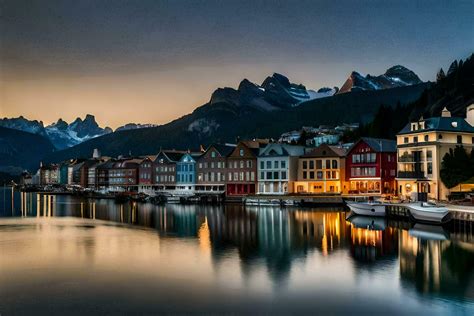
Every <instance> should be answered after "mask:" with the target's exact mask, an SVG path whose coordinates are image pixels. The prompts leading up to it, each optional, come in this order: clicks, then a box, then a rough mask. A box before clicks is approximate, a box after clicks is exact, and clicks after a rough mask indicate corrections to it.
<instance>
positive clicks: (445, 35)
mask: <svg viewBox="0 0 474 316" xmlns="http://www.w3.org/2000/svg"><path fill="white" fill-rule="evenodd" d="M473 16H474V5H473V3H472V1H471V0H468V1H462V0H457V1H436V0H432V1H416V0H411V1H403V0H400V1H371V0H366V1H357V0H355V1H354V0H353V1H344V0H338V1H317V0H311V1H290V0H288V1H280V0H273V1H259V0H251V1H248V0H240V1H234V0H222V1H217V0H206V1H194V0H187V1H185V0H169V1H164V0H130V1H125V0H61V1H59V0H47V1H43V0H28V1H24V0H0V117H16V116H20V115H23V116H25V117H27V118H29V119H37V120H42V121H43V122H44V123H45V124H49V123H52V122H54V121H56V120H57V119H58V118H62V119H64V120H66V121H68V122H70V121H72V120H74V119H75V118H76V117H78V116H80V117H84V116H85V115H86V114H87V113H90V114H93V115H95V116H96V119H97V121H98V122H99V124H100V125H102V126H110V127H112V128H116V127H118V126H121V125H124V124H126V123H129V122H135V123H154V124H162V123H166V122H168V121H170V120H172V119H175V118H179V117H180V116H182V115H185V114H187V113H190V112H192V111H193V110H194V109H195V108H196V107H198V106H200V105H202V104H204V103H206V102H207V101H209V99H210V96H211V94H212V92H213V91H214V90H215V89H216V88H218V87H235V88H236V87H237V86H238V84H239V82H240V81H241V80H242V79H244V78H247V79H249V80H251V81H253V82H255V83H258V84H260V83H262V82H263V80H264V79H265V78H266V77H267V76H269V75H271V74H272V73H274V72H278V73H282V74H285V75H286V76H288V77H289V78H290V80H291V81H292V82H295V83H303V84H304V85H305V86H306V87H307V88H311V89H318V88H320V87H323V86H330V87H332V86H339V87H340V86H342V84H343V83H344V81H345V79H346V78H347V77H348V75H349V74H350V72H351V71H352V70H356V71H359V72H360V73H362V74H368V73H370V74H372V75H378V74H382V73H383V72H385V70H386V69H387V68H389V67H390V66H393V65H396V64H401V65H404V66H406V67H408V68H409V69H411V70H413V71H415V73H417V74H418V75H419V77H420V78H421V79H422V80H434V78H435V75H436V72H437V70H438V69H439V68H440V67H443V68H444V69H445V70H446V69H447V68H448V67H449V64H450V63H451V62H452V61H453V60H454V59H459V58H466V57H468V56H469V55H470V54H471V53H473V48H474V45H473V44H474V40H473V39H474V23H473V22H472V18H473Z"/></svg>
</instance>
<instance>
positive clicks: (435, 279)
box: [399, 227, 474, 300]
mask: <svg viewBox="0 0 474 316" xmlns="http://www.w3.org/2000/svg"><path fill="white" fill-rule="evenodd" d="M433 228H434V227H429V229H430V231H429V233H430V234H429V235H427V234H426V237H421V238H420V237H418V238H417V237H414V236H412V235H411V234H410V232H409V231H406V230H402V231H400V232H399V243H400V249H399V262H400V275H401V279H402V280H403V284H404V285H405V286H410V285H414V286H415V288H416V289H417V291H418V292H420V293H422V294H437V295H440V296H448V297H454V298H455V297H459V298H467V299H470V300H473V299H474V288H473V286H474V244H472V243H466V242H463V241H457V240H452V239H451V240H449V239H446V238H443V236H445V235H446V233H445V231H444V229H443V228H442V227H435V228H434V229H437V230H438V231H439V232H438V236H437V235H436V234H435V233H433Z"/></svg>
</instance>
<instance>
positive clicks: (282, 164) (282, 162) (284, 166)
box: [280, 137, 474, 169]
mask: <svg viewBox="0 0 474 316" xmlns="http://www.w3.org/2000/svg"><path fill="white" fill-rule="evenodd" d="M472 142H473V143H474V137H473V138H472ZM280 165H281V168H282V169H285V168H286V161H284V160H282V161H281V162H280Z"/></svg>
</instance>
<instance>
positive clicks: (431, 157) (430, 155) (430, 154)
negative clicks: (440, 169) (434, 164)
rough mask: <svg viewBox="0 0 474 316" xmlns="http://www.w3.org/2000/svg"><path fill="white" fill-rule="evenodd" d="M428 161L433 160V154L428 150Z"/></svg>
mask: <svg viewBox="0 0 474 316" xmlns="http://www.w3.org/2000/svg"><path fill="white" fill-rule="evenodd" d="M426 160H428V161H432V160H433V152H432V151H431V150H428V151H427V152H426Z"/></svg>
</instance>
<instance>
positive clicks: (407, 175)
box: [398, 171, 426, 179]
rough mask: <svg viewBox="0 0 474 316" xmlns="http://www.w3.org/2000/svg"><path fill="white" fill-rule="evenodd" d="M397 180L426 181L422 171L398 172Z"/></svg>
mask: <svg viewBox="0 0 474 316" xmlns="http://www.w3.org/2000/svg"><path fill="white" fill-rule="evenodd" d="M398 178H402V179H426V176H425V173H424V172H423V171H398Z"/></svg>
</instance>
